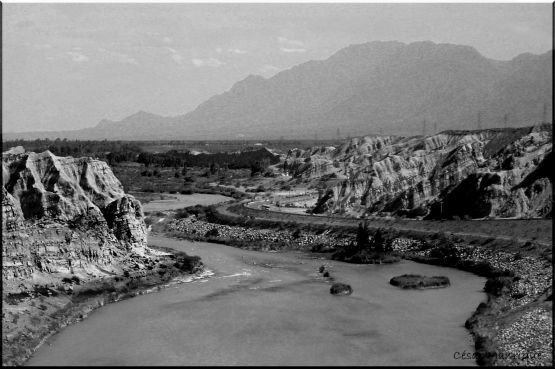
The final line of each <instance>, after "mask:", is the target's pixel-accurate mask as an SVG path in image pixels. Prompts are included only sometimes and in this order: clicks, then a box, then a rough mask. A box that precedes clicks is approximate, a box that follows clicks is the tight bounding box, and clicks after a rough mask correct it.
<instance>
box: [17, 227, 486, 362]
mask: <svg viewBox="0 0 555 369" xmlns="http://www.w3.org/2000/svg"><path fill="white" fill-rule="evenodd" d="M149 244H151V245H159V246H170V247H173V248H175V249H178V250H181V251H185V252H187V253H189V254H192V255H199V256H200V257H201V258H202V260H203V262H204V263H205V265H207V267H208V268H209V269H211V270H212V271H213V272H214V275H213V276H211V277H209V278H207V279H204V280H196V281H194V282H191V283H184V284H180V285H177V286H173V287H170V288H168V289H165V290H162V291H161V292H158V293H152V294H148V295H142V296H137V297H134V298H132V299H129V300H125V301H121V302H118V303H114V304H109V305H107V306H105V307H103V308H101V309H99V310H97V311H96V312H94V313H93V314H91V315H90V317H89V318H87V319H86V320H84V321H82V322H80V323H78V324H75V325H72V326H70V327H67V328H65V329H64V330H63V331H62V332H61V333H59V334H57V335H55V336H53V337H52V338H51V339H50V340H49V343H48V344H46V345H43V346H42V347H41V348H40V349H39V350H38V351H37V352H36V354H35V355H34V356H33V357H32V358H31V359H30V360H29V361H28V363H27V364H28V365H475V363H474V362H473V361H471V360H463V361H461V360H454V358H453V357H454V353H455V352H463V351H464V350H466V351H467V352H468V351H470V352H472V351H473V341H472V338H471V336H470V334H469V333H468V331H467V330H466V329H465V328H464V322H465V320H466V319H467V318H468V317H470V315H471V314H472V312H473V311H474V310H475V309H476V307H477V306H478V304H479V303H480V302H481V301H484V300H485V295H484V293H483V292H481V291H482V288H483V286H484V283H485V279H484V278H481V277H478V276H476V275H473V274H470V273H467V272H463V271H459V270H455V269H449V268H443V267H437V266H431V265H425V264H418V263H414V262H410V261H402V262H401V263H399V264H394V265H353V264H346V263H341V262H335V261H328V260H321V259H318V258H317V255H316V254H305V253H300V252H283V253H282V252H278V253H264V252H257V251H246V250H241V249H237V248H232V247H228V246H223V245H216V244H210V243H202V242H189V241H179V240H175V239H170V238H165V237H162V236H155V235H150V236H149ZM322 264H325V265H326V268H327V270H329V271H330V273H331V276H332V277H333V278H334V279H335V280H336V281H338V282H345V283H349V284H350V285H351V286H352V287H353V290H354V292H353V294H352V295H351V296H333V295H331V294H330V293H329V289H330V286H331V283H330V282H329V281H328V280H326V279H325V278H323V277H322V276H321V274H320V273H318V268H319V267H320V266H321V265H322ZM405 273H416V274H424V275H428V276H433V275H445V276H447V277H449V279H450V280H451V286H450V287H449V288H445V289H435V290H424V291H412V290H401V289H398V288H396V287H393V286H391V285H389V283H388V282H389V279H390V278H392V277H394V276H396V275H400V274H405Z"/></svg>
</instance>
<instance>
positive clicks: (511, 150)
mask: <svg viewBox="0 0 555 369" xmlns="http://www.w3.org/2000/svg"><path fill="white" fill-rule="evenodd" d="M551 141H552V127H551V125H550V124H544V125H540V126H535V127H524V128H517V129H490V130H481V131H444V132H441V133H439V134H436V135H433V136H428V137H422V136H415V137H396V136H372V137H370V136H367V137H360V138H354V139H352V140H349V141H347V142H346V143H345V144H343V145H342V146H340V147H337V148H329V147H328V148H312V149H311V150H291V151H290V152H289V153H288V155H287V156H286V158H285V166H284V169H285V170H286V171H288V172H290V173H291V174H292V175H293V176H295V177H297V178H302V180H303V181H306V182H310V183H312V184H313V185H317V186H319V187H320V188H321V189H322V191H321V196H320V201H319V202H318V203H317V205H316V207H315V209H314V212H316V213H323V212H339V213H342V212H345V211H347V212H351V211H352V212H354V213H359V214H361V213H394V214H397V215H407V216H428V217H430V218H450V217H457V216H458V217H470V218H483V217H544V216H546V215H548V214H549V213H550V212H551V206H552V177H550V176H549V175H548V173H549V171H547V170H545V169H542V168H544V167H546V165H547V163H546V161H549V160H551V159H550V158H551V150H552V142H551Z"/></svg>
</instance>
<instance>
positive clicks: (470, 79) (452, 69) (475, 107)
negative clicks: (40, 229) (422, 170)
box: [12, 41, 553, 139]
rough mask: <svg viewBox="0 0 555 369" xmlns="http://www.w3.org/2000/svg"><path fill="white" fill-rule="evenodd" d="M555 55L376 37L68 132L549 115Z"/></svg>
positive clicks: (314, 128)
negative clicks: (168, 106) (186, 107)
mask: <svg viewBox="0 0 555 369" xmlns="http://www.w3.org/2000/svg"><path fill="white" fill-rule="evenodd" d="M551 59H552V52H551V51H550V52H547V53H545V54H542V55H532V54H529V53H525V54H522V55H520V56H518V57H516V58H514V59H513V60H511V61H498V60H491V59H488V58H486V57H484V56H483V55H482V54H480V53H479V52H478V51H477V50H476V49H475V48H474V47H471V46H465V45H456V44H449V43H435V42H432V41H415V42H412V43H408V44H406V43H403V42H399V41H371V42H366V43H361V44H353V45H349V46H348V47H345V48H343V49H341V50H339V51H337V52H336V53H335V54H333V55H331V56H330V57H329V58H327V59H325V60H312V61H308V62H305V63H302V64H299V65H296V66H294V67H292V68H290V69H287V70H283V71H281V72H279V73H278V74H276V75H274V76H273V77H271V78H268V79H266V78H264V77H262V76H260V75H253V74H250V75H248V76H246V77H245V78H243V79H242V80H240V81H238V82H236V83H235V84H234V85H233V86H232V87H231V88H230V89H229V90H228V91H225V92H223V93H221V94H218V95H214V96H212V97H210V98H209V99H207V100H205V101H204V102H202V103H201V104H199V105H198V106H197V108H196V109H194V110H193V111H190V112H188V113H186V114H184V115H180V116H177V117H163V116H160V115H156V114H153V113H149V112H146V111H139V112H137V113H135V114H133V115H130V116H128V117H126V118H124V119H122V120H120V121H118V122H113V121H110V120H103V121H101V122H100V123H99V124H98V125H97V127H94V128H88V129H86V130H83V131H73V132H72V133H70V132H71V131H67V132H66V133H70V134H68V135H67V136H68V137H75V136H76V135H78V134H79V132H81V133H80V134H81V135H82V136H84V137H85V138H89V137H94V138H98V137H102V138H104V137H106V138H110V139H125V138H127V139H137V138H142V139H155V138H162V139H173V138H177V137H179V138H187V139H225V138H228V139H234V138H237V137H252V138H255V137H256V138H277V137H282V136H284V137H288V138H311V137H314V136H315V135H318V137H320V138H330V137H337V136H339V131H341V133H342V134H343V135H344V136H345V135H350V136H352V135H359V136H362V135H369V134H378V133H383V134H386V135H405V136H407V135H414V134H415V133H416V134H420V132H422V130H426V128H423V124H422V122H423V121H426V125H425V126H426V127H427V130H426V134H430V133H436V132H439V131H444V130H450V129H451V130H453V129H455V130H467V129H475V128H476V127H477V124H478V125H479V126H481V127H483V128H493V127H504V126H506V127H518V126H522V125H528V124H530V123H533V122H540V121H543V120H545V118H543V117H544V116H551V112H552V103H551V101H552V95H553V92H552V78H553V71H552V66H551ZM478 112H479V113H480V118H479V119H480V122H478V123H477V116H478ZM432 128H433V132H432ZM56 134H59V133H56ZM12 135H15V134H12ZM25 136H26V137H29V135H28V134H26V135H25ZM43 136H44V135H43ZM54 137H56V136H54ZM59 137H64V136H63V135H59Z"/></svg>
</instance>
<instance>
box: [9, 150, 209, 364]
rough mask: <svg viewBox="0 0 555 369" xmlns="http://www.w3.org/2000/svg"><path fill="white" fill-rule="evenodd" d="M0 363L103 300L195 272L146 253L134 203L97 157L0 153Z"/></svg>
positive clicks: (189, 260) (20, 355)
mask: <svg viewBox="0 0 555 369" xmlns="http://www.w3.org/2000/svg"><path fill="white" fill-rule="evenodd" d="M2 259H3V263H2V302H3V303H2V346H3V349H2V363H3V365H21V364H22V363H24V362H25V360H26V359H28V358H29V357H30V355H32V353H33V352H34V350H36V348H37V347H38V346H40V345H41V344H42V342H44V340H45V339H46V338H47V337H48V336H49V335H51V334H52V333H55V332H56V331H58V330H59V329H61V328H62V327H64V326H66V325H68V324H71V323H73V322H75V321H78V320H80V319H83V318H84V317H86V316H87V314H88V313H89V312H90V311H92V310H94V309H95V308H97V307H100V306H102V305H104V304H105V303H108V302H112V301H117V300H119V299H122V298H127V297H131V296H134V295H136V294H138V293H143V291H144V290H148V289H149V288H151V287H153V286H157V285H161V284H165V283H168V282H170V281H172V280H174V278H176V277H179V276H180V275H182V274H190V273H195V272H198V271H201V270H202V268H203V266H202V263H201V262H200V258H198V257H195V256H192V257H190V256H188V255H186V254H185V253H180V252H177V251H176V252H172V253H168V252H165V250H164V251H163V250H160V249H154V248H149V247H147V229H146V225H145V222H144V215H143V211H142V207H141V203H140V202H139V201H138V200H136V199H135V198H134V197H133V196H131V195H128V194H126V193H125V192H124V190H123V186H122V184H121V183H120V181H119V180H118V179H117V178H116V177H115V176H114V174H113V172H112V170H111V169H110V167H109V166H108V164H106V163H105V162H103V161H99V160H94V159H92V158H72V157H57V156H55V155H53V154H52V153H51V152H49V151H45V152H42V153H34V152H25V150H23V148H21V147H16V148H13V149H11V150H9V151H7V152H4V153H3V154H2Z"/></svg>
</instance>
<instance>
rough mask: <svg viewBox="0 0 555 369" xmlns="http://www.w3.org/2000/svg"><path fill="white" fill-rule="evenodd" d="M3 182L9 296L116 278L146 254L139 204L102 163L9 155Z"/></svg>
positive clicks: (4, 272) (5, 159) (48, 155)
mask: <svg viewBox="0 0 555 369" xmlns="http://www.w3.org/2000/svg"><path fill="white" fill-rule="evenodd" d="M2 180H3V187H2V215H3V216H2V231H3V234H4V236H3V242H2V253H3V255H2V256H3V258H4V263H3V269H2V276H3V281H4V286H3V287H4V290H6V289H7V290H11V291H14V290H19V289H21V288H25V286H26V285H27V284H29V283H39V284H40V283H41V282H46V281H53V280H55V278H56V275H57V274H60V275H63V274H75V275H78V276H79V277H80V278H81V279H84V280H86V279H88V278H94V277H98V276H101V275H105V274H109V273H114V272H118V271H119V268H121V266H119V264H120V263H121V261H122V259H123V258H126V257H128V255H129V253H135V254H138V255H144V254H145V252H146V251H147V249H146V226H145V223H144V217H143V212H142V208H141V204H140V203H139V202H138V201H137V200H135V198H134V197H133V196H130V195H127V194H125V193H124V191H123V187H122V185H121V183H120V182H119V180H118V179H117V178H116V177H115V176H114V174H113V173H112V171H111V169H110V168H109V167H108V164H106V163H105V162H103V161H99V160H94V159H91V158H79V159H75V158H71V157H64V158H62V157H57V156H55V155H53V154H52V153H50V152H49V151H45V152H43V153H40V154H37V153H15V154H12V153H11V152H6V153H4V154H3V157H2Z"/></svg>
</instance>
